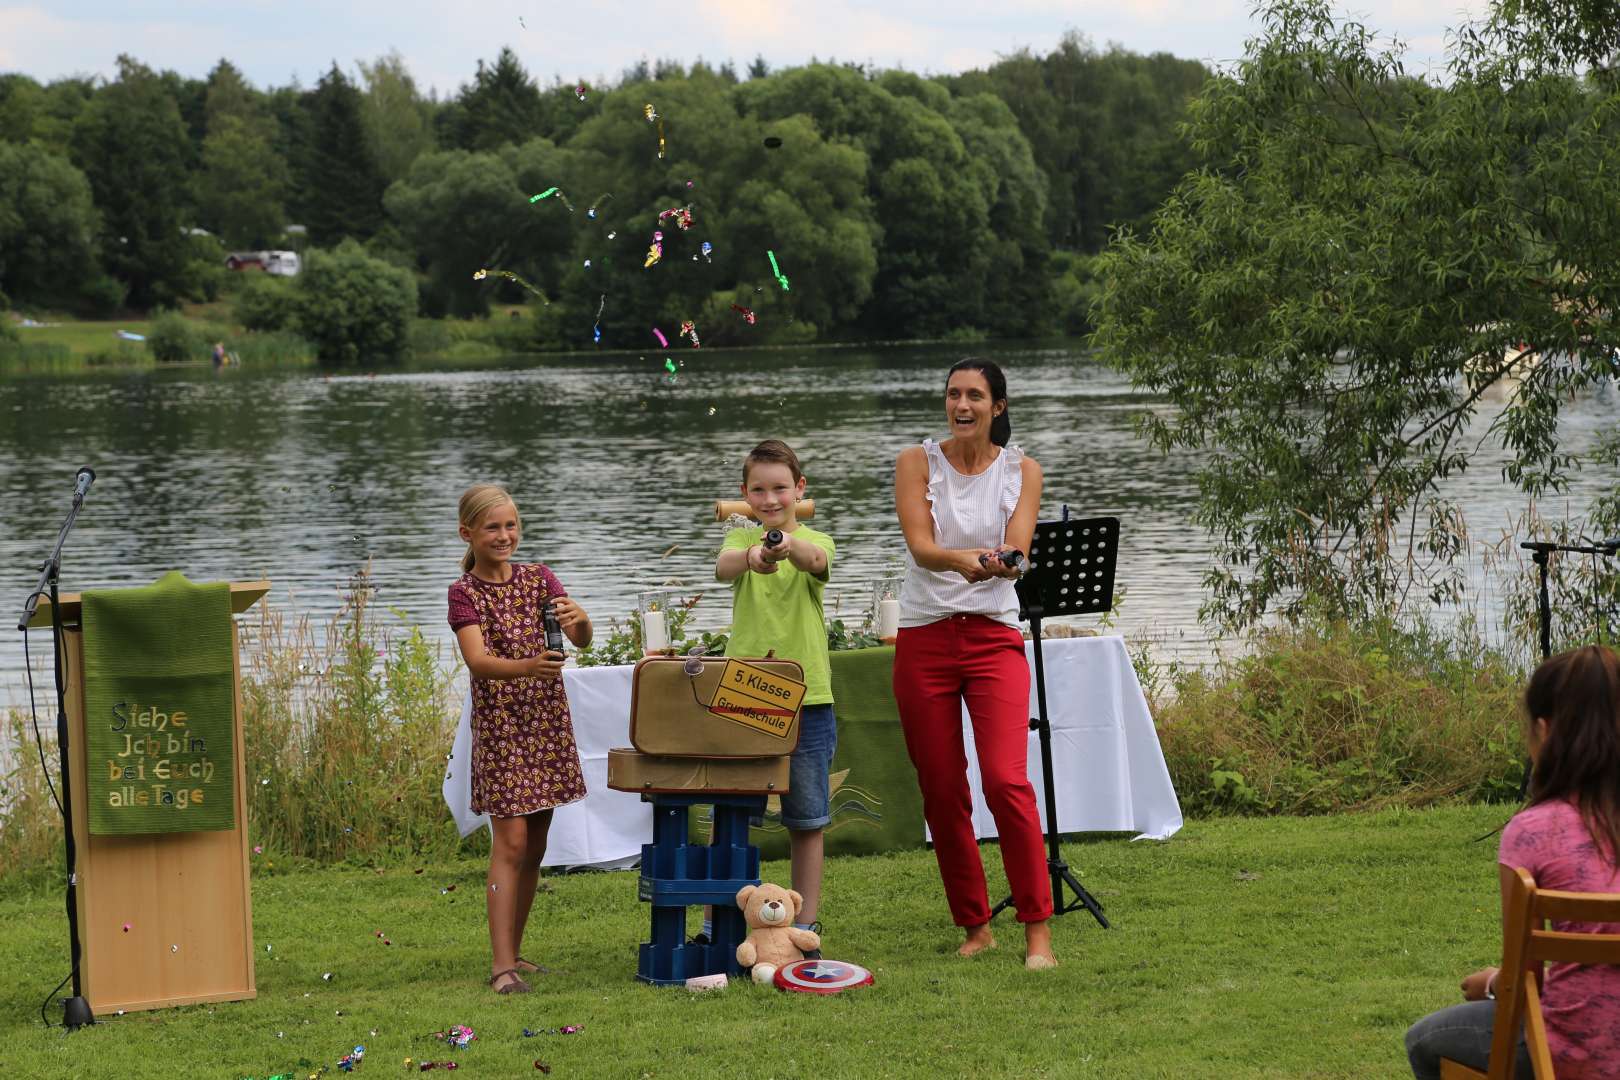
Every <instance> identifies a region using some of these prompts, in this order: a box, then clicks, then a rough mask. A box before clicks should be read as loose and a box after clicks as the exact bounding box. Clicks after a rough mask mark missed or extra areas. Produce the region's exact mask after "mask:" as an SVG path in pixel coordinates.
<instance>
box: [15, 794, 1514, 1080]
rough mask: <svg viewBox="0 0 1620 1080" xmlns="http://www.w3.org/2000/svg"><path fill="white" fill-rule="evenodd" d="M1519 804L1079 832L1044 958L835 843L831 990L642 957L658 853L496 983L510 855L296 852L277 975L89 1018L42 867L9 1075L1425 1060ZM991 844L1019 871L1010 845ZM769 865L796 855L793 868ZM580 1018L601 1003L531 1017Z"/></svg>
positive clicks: (261, 959) (563, 909)
mask: <svg viewBox="0 0 1620 1080" xmlns="http://www.w3.org/2000/svg"><path fill="white" fill-rule="evenodd" d="M1508 813H1509V811H1508V809H1507V808H1504V807H1500V806H1487V807H1464V808H1446V809H1439V810H1428V811H1418V812H1414V811H1399V812H1383V813H1377V814H1369V815H1355V816H1339V817H1321V818H1308V819H1291V818H1271V819H1228V820H1214V821H1198V822H1193V823H1192V824H1189V825H1188V826H1187V827H1186V828H1185V829H1184V830H1183V831H1182V832H1181V833H1180V834H1179V835H1178V836H1176V837H1175V838H1174V839H1172V840H1170V841H1169V842H1167V843H1162V844H1161V843H1152V842H1149V841H1143V842H1140V843H1131V842H1128V841H1126V840H1125V839H1123V838H1108V839H1102V840H1091V841H1089V842H1073V843H1069V844H1066V845H1065V849H1064V850H1065V854H1066V857H1067V858H1068V860H1069V861H1070V862H1071V863H1072V864H1073V865H1074V867H1075V869H1076V871H1077V872H1078V875H1079V876H1080V878H1081V880H1082V881H1083V882H1084V883H1085V884H1086V885H1087V887H1088V888H1090V889H1091V891H1092V892H1094V893H1095V894H1096V895H1097V896H1098V898H1099V899H1100V900H1101V901H1102V902H1103V904H1104V905H1105V906H1106V907H1107V913H1108V916H1109V918H1110V919H1111V920H1112V922H1113V929H1112V930H1107V931H1104V930H1102V929H1100V928H1099V927H1098V926H1097V924H1096V923H1095V922H1094V921H1093V920H1092V919H1091V917H1090V916H1089V915H1087V914H1086V913H1085V912H1083V911H1082V912H1077V913H1073V914H1069V915H1065V916H1063V917H1062V918H1060V919H1058V920H1057V921H1056V924H1055V926H1056V929H1055V931H1054V937H1055V940H1056V947H1057V952H1058V956H1059V960H1060V963H1061V966H1060V967H1059V968H1058V969H1057V970H1056V971H1052V972H1045V973H1040V974H1032V973H1028V972H1025V971H1024V969H1023V966H1022V948H1021V934H1020V933H1019V931H1018V928H1017V926H1016V924H1015V923H1013V922H1012V921H1011V920H1010V919H1009V918H1008V917H1007V916H1005V915H1004V916H1002V919H1001V920H998V933H999V936H1000V940H1001V947H1000V948H999V949H997V950H995V951H993V952H990V953H987V954H985V955H982V956H980V957H976V958H974V959H972V960H963V959H960V958H958V957H956V956H955V955H953V950H954V948H955V945H956V942H957V937H958V935H957V932H956V930H955V929H954V928H953V927H951V926H950V925H949V918H948V916H947V914H946V910H945V904H944V900H943V898H942V894H941V891H940V886H939V880H938V877H937V874H936V872H935V868H934V861H933V857H932V855H931V854H930V853H928V852H923V851H918V852H907V853H903V854H896V855H887V856H875V857H867V858H841V859H834V860H833V861H831V862H830V863H829V865H828V868H827V885H826V892H827V897H828V899H827V901H826V902H825V903H824V905H823V912H822V916H823V921H824V923H825V924H826V929H825V934H824V937H825V940H826V949H825V951H826V954H827V956H828V957H830V958H835V959H847V960H853V961H856V962H858V963H861V964H864V965H866V966H867V967H869V968H871V969H872V970H873V972H874V973H875V975H876V979H877V981H876V985H875V986H873V987H869V988H866V989H862V990H856V991H851V992H847V993H845V994H842V995H836V996H831V997H818V996H813V995H803V994H782V993H778V992H776V991H774V990H769V989H764V988H760V987H755V986H753V985H749V984H742V983H737V982H733V984H732V985H731V986H730V987H729V988H728V989H726V990H723V991H719V992H714V993H708V994H691V993H688V992H687V991H685V990H684V989H664V988H654V987H648V986H644V985H641V984H640V983H637V982H636V981H635V980H634V978H633V974H634V970H635V963H636V943H637V942H639V941H641V940H642V939H643V938H644V937H645V936H646V933H647V914H646V908H645V907H644V906H643V905H641V904H639V903H637V902H636V899H635V896H636V878H635V875H634V874H633V873H581V874H572V875H563V876H557V877H553V878H551V879H550V885H551V891H549V892H545V893H542V894H541V896H540V898H539V900H538V901H537V903H536V905H535V912H534V916H533V919H532V921H531V929H530V935H529V937H530V941H529V944H528V945H527V946H526V948H525V950H524V951H525V953H526V954H527V955H528V956H529V957H530V958H531V959H534V960H537V961H539V962H542V963H545V964H547V965H549V966H551V967H552V968H553V969H555V970H554V973H553V974H551V975H549V976H545V977H536V986H537V992H536V993H533V994H529V995H519V996H512V997H504V998H502V997H496V996H495V995H494V994H493V993H491V992H490V991H489V990H487V989H486V988H485V987H484V985H483V977H484V976H486V975H487V974H488V961H487V953H486V948H487V938H486V936H485V929H484V916H483V907H482V902H481V901H482V877H483V866H482V864H481V863H480V862H478V861H475V860H463V861H460V862H456V863H451V864H447V865H435V866H428V867H426V868H425V869H424V872H422V873H420V874H418V873H416V870H417V867H414V866H407V867H398V868H387V869H384V870H383V871H382V872H378V871H376V870H373V869H363V868H361V869H355V868H340V869H329V870H307V871H298V872H292V873H282V872H280V869H279V868H278V869H277V870H274V871H270V872H268V873H261V874H259V875H258V876H257V877H256V878H255V880H254V885H253V897H254V910H253V915H254V935H255V943H256V944H255V948H256V950H257V952H256V956H257V960H258V990H259V996H258V998H257V999H256V1000H254V1001H250V1002H238V1003H231V1004H223V1005H214V1006H198V1007H193V1008H185V1009H174V1010H166V1011H159V1012H148V1013H139V1014H134V1013H132V1014H129V1015H126V1016H122V1017H118V1016H104V1017H102V1018H101V1020H102V1023H100V1024H98V1025H97V1026H96V1027H94V1028H90V1029H86V1030H83V1031H80V1032H77V1033H75V1034H71V1035H69V1034H67V1033H65V1032H64V1031H62V1030H61V1029H60V1028H55V1029H47V1028H45V1027H43V1026H41V1024H40V1022H39V1002H40V999H41V998H43V997H44V995H45V993H46V991H48V990H49V989H50V988H51V986H52V985H54V984H55V983H56V981H57V980H58V979H59V978H61V976H62V975H63V973H64V971H65V962H66V961H65V958H66V921H65V918H64V917H63V916H62V914H61V902H60V898H59V897H58V896H55V895H31V896H17V895H12V896H9V897H6V898H3V899H0V956H4V957H5V969H6V971H7V973H8V974H7V977H6V978H5V979H4V981H3V985H0V995H3V998H0V1016H3V1017H4V1021H3V1025H4V1026H3V1027H0V1075H4V1076H8V1077H19V1078H20V1077H76V1076H84V1077H155V1078H163V1080H172V1078H174V1077H223V1078H235V1077H243V1076H253V1077H261V1078H262V1077H265V1076H269V1075H270V1074H273V1073H276V1072H281V1071H285V1070H288V1069H290V1068H292V1067H293V1066H294V1065H295V1063H297V1062H298V1061H299V1059H301V1058H302V1059H307V1060H308V1061H310V1062H313V1063H315V1064H317V1065H318V1064H322V1063H325V1064H328V1065H332V1064H333V1063H335V1062H336V1061H337V1059H338V1057H339V1056H341V1055H342V1054H344V1053H346V1052H348V1051H349V1050H350V1049H352V1047H353V1046H354V1045H355V1044H357V1043H363V1044H364V1045H365V1047H366V1057H365V1060H364V1062H363V1064H362V1066H361V1067H360V1069H359V1070H357V1073H356V1075H381V1074H386V1075H395V1074H399V1075H403V1073H404V1061H405V1059H406V1058H407V1057H409V1058H412V1059H415V1060H417V1061H420V1060H422V1059H425V1058H426V1059H439V1060H444V1059H449V1058H452V1057H453V1058H455V1059H456V1060H458V1061H459V1062H460V1066H461V1068H460V1070H459V1071H458V1072H457V1074H456V1075H457V1076H460V1077H480V1076H485V1077H493V1076H503V1077H513V1076H520V1075H539V1074H538V1073H537V1072H536V1071H535V1070H534V1066H533V1063H534V1061H535V1060H536V1059H540V1060H543V1061H545V1062H546V1063H548V1064H549V1065H551V1066H552V1069H553V1071H552V1074H551V1075H552V1076H555V1077H632V1078H641V1077H667V1078H677V1077H679V1078H687V1077H745V1078H748V1080H755V1078H758V1080H764V1078H768V1077H814V1076H832V1077H919V1078H928V1080H939V1078H942V1077H954V1076H972V1077H987V1078H988V1077H1020V1078H1024V1077H1090V1076H1096V1077H1144V1076H1145V1077H1152V1076H1171V1075H1175V1076H1210V1077H1250V1076H1271V1077H1285V1076H1286V1077H1305V1076H1324V1077H1325V1076H1345V1077H1348V1076H1357V1077H1366V1076H1387V1077H1398V1076H1402V1075H1410V1074H1409V1073H1407V1071H1406V1065H1405V1055H1404V1052H1403V1051H1402V1047H1401V1036H1402V1034H1403V1032H1404V1031H1405V1029H1406V1027H1407V1025H1408V1024H1409V1023H1410V1022H1411V1021H1412V1020H1414V1019H1416V1018H1417V1017H1418V1016H1420V1015H1422V1014H1423V1013H1425V1012H1428V1011H1430V1010H1432V1009H1435V1008H1438V1007H1440V1006H1442V1005H1447V1004H1451V1003H1452V1002H1454V1001H1456V1000H1458V991H1457V981H1458V979H1459V978H1460V977H1461V976H1462V975H1463V974H1465V973H1466V972H1467V971H1470V970H1472V969H1473V968H1475V967H1478V966H1481V965H1483V964H1486V963H1489V962H1492V961H1493V960H1494V959H1495V956H1496V953H1497V950H1498V947H1499V931H1498V929H1497V927H1498V918H1497V911H1496V905H1497V900H1496V874H1495V869H1494V865H1493V864H1494V862H1495V850H1496V848H1495V840H1494V838H1492V839H1490V840H1487V841H1485V842H1483V843H1474V842H1473V840H1474V838H1476V837H1478V836H1479V835H1480V834H1481V833H1484V832H1486V831H1487V830H1489V829H1492V828H1494V827H1496V826H1497V825H1500V824H1501V823H1502V822H1503V821H1504V820H1505V819H1506V818H1507V816H1508ZM984 853H985V861H986V866H987V870H988V871H989V872H990V874H991V882H992V885H991V893H992V898H996V897H999V895H1000V894H1001V892H1002V891H1003V888H1002V886H1001V885H1000V884H998V882H999V881H1000V878H999V874H1000V862H999V858H998V855H997V852H996V849H995V848H994V847H993V846H991V847H986V848H985V849H984ZM764 876H765V878H766V880H775V881H786V880H787V868H786V866H785V864H780V863H773V864H769V865H768V866H767V867H766V869H765V872H764ZM452 884H453V885H455V886H457V888H456V890H455V891H454V892H449V893H446V892H442V891H441V890H443V889H444V888H445V887H446V886H449V885H452ZM103 887H106V886H105V883H103ZM377 930H382V931H384V932H385V933H386V934H387V935H388V937H389V939H390V940H391V941H392V942H393V944H392V945H391V946H388V945H385V944H384V943H383V942H382V941H380V940H378V939H377V938H376V937H375V936H374V932H375V931H377ZM267 947H268V950H267ZM326 972H331V973H332V979H331V981H324V980H323V979H322V975H323V973H326ZM60 1015H61V1012H60V1009H59V1008H58V1007H53V1010H52V1017H53V1019H59V1018H60ZM451 1024H466V1025H469V1026H471V1027H472V1028H473V1029H475V1031H476V1032H477V1035H478V1038H477V1040H476V1041H475V1042H474V1043H473V1044H472V1045H471V1046H470V1047H468V1048H467V1049H465V1050H462V1051H458V1052H453V1051H450V1050H448V1049H446V1048H445V1047H443V1046H442V1045H440V1046H435V1045H434V1044H433V1043H432V1042H430V1041H428V1040H426V1039H424V1038H423V1036H424V1035H425V1034H426V1033H429V1032H432V1031H435V1030H438V1029H441V1028H444V1027H447V1026H448V1025H451ZM564 1024H583V1025H584V1030H583V1031H582V1032H580V1033H579V1034H575V1035H569V1036H555V1035H546V1036H540V1037H537V1038H524V1037H522V1030H523V1029H524V1028H525V1027H528V1028H556V1027H560V1026H562V1025H564ZM311 1071H312V1069H311V1068H309V1067H306V1068H304V1069H303V1070H302V1072H300V1073H299V1074H298V1075H299V1076H300V1077H302V1076H307V1075H308V1074H309V1072H311ZM336 1074H337V1072H336V1069H335V1068H334V1069H332V1071H331V1074H330V1075H336Z"/></svg>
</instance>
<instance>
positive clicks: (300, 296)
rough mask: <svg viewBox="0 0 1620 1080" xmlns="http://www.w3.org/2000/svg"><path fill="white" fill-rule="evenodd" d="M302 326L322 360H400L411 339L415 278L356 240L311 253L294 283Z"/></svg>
mask: <svg viewBox="0 0 1620 1080" xmlns="http://www.w3.org/2000/svg"><path fill="white" fill-rule="evenodd" d="M295 292H296V296H297V305H296V311H297V316H298V329H299V332H300V333H302V334H303V335H304V336H305V337H307V338H309V340H310V341H312V342H313V343H314V344H315V353H316V356H317V357H318V358H319V360H320V362H321V363H322V364H326V365H347V364H375V363H391V362H393V361H396V360H398V359H399V358H400V356H402V355H403V354H404V352H405V347H406V345H407V343H408V342H409V339H410V321H411V317H412V316H413V315H415V314H416V282H415V280H414V279H413V278H412V277H411V274H410V271H408V270H404V269H401V268H400V267H397V266H394V265H392V264H390V263H387V262H384V261H383V260H381V259H378V258H374V257H373V256H371V255H368V254H366V251H365V249H364V248H362V247H361V246H360V245H359V244H357V243H355V242H354V241H353V240H345V241H344V242H343V243H342V244H341V245H339V246H338V247H337V248H335V249H333V250H332V251H312V252H310V253H309V258H308V260H307V265H306V266H305V268H304V272H303V273H301V274H299V275H298V278H297V286H296V290H295Z"/></svg>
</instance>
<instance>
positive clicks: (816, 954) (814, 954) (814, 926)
mask: <svg viewBox="0 0 1620 1080" xmlns="http://www.w3.org/2000/svg"><path fill="white" fill-rule="evenodd" d="M810 931H811V933H813V934H815V935H816V936H817V937H820V936H821V923H820V922H813V923H811V924H810ZM804 958H805V959H806V960H820V959H821V950H820V949H811V950H810V951H808V952H806V953H805V954H804Z"/></svg>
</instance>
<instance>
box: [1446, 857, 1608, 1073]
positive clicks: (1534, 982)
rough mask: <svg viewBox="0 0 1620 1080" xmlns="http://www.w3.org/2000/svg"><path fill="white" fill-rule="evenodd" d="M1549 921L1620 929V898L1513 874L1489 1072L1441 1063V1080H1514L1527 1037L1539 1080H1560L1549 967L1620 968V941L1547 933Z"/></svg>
mask: <svg viewBox="0 0 1620 1080" xmlns="http://www.w3.org/2000/svg"><path fill="white" fill-rule="evenodd" d="M1549 919H1556V920H1558V921H1560V922H1586V923H1620V894H1612V893H1575V892H1554V891H1552V890H1545V891H1544V890H1540V889H1537V888H1536V881H1535V878H1533V877H1531V876H1530V871H1528V870H1525V869H1524V868H1523V867H1520V868H1519V869H1518V870H1516V871H1514V878H1513V881H1512V883H1511V886H1510V887H1509V889H1508V895H1507V899H1506V907H1505V909H1504V911H1503V913H1502V970H1501V972H1500V973H1499V974H1498V975H1497V976H1496V1024H1495V1026H1494V1027H1493V1028H1492V1031H1491V1059H1490V1068H1489V1070H1488V1071H1487V1072H1480V1071H1479V1070H1477V1069H1471V1068H1469V1067H1468V1066H1466V1065H1461V1064H1458V1063H1457V1062H1455V1061H1449V1060H1442V1061H1441V1062H1440V1077H1441V1080H1511V1078H1512V1075H1513V1063H1514V1059H1515V1058H1516V1057H1517V1056H1518V1050H1517V1044H1518V1041H1519V1032H1520V1030H1521V1029H1522V1030H1523V1032H1524V1042H1525V1046H1526V1047H1527V1048H1528V1049H1529V1051H1530V1063H1531V1065H1532V1066H1533V1067H1534V1069H1535V1074H1536V1080H1554V1076H1555V1074H1554V1073H1553V1063H1552V1054H1551V1053H1550V1052H1549V1051H1548V1049H1547V1025H1546V1022H1545V1021H1544V1020H1543V1019H1542V1015H1541V980H1542V965H1543V964H1545V963H1547V962H1549V961H1552V962H1555V963H1571V964H1620V934H1571V933H1564V932H1562V931H1558V930H1548V929H1546V928H1545V927H1546V923H1547V921H1548V920H1549ZM1521 1080H1522V1078H1521Z"/></svg>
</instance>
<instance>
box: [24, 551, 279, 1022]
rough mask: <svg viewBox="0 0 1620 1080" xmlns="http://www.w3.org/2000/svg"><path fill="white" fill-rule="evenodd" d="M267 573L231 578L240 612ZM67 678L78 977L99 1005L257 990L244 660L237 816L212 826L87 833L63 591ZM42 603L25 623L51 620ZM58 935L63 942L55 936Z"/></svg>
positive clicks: (153, 1003)
mask: <svg viewBox="0 0 1620 1080" xmlns="http://www.w3.org/2000/svg"><path fill="white" fill-rule="evenodd" d="M269 591H270V585H269V583H268V582H253V583H251V584H241V583H233V584H232V585H231V610H232V612H233V613H236V614H240V613H241V612H243V611H246V610H247V609H248V608H249V607H251V606H252V605H253V603H254V602H255V601H257V600H258V599H259V598H260V597H262V596H264V595H265V593H267V592H269ZM61 599H62V617H63V621H64V623H65V624H67V628H66V631H65V633H64V656H63V661H64V669H65V675H64V677H65V678H66V680H67V720H68V770H69V777H68V779H69V787H70V791H71V794H72V799H73V805H72V808H71V809H72V816H73V839H74V843H75V844H76V845H77V848H78V867H77V873H78V915H79V939H80V945H81V948H80V961H79V975H80V985H81V987H82V989H83V993H84V996H85V998H86V999H87V1000H88V1001H89V1003H90V1008H91V1009H92V1010H94V1011H95V1013H96V1014H97V1015H98V1016H105V1015H107V1014H111V1013H115V1012H133V1011H135V1010H139V1009H163V1008H170V1007H173V1006H177V1005H196V1004H201V1003H204V1002H213V1001H242V1000H246V999H248V998H252V997H255V996H257V993H258V991H257V989H256V988H255V985H254V971H253V908H252V898H251V893H250V883H249V865H248V834H247V824H248V815H247V792H248V788H247V778H246V769H247V764H246V762H247V754H246V752H245V748H244V746H243V739H242V664H241V658H240V656H239V654H238V652H237V646H238V638H237V632H236V626H235V624H234V622H233V624H232V626H231V655H232V660H233V667H234V672H235V694H234V697H235V714H236V715H235V723H234V724H233V725H232V728H233V738H234V740H235V754H234V755H233V757H234V762H235V764H234V768H235V785H234V798H235V802H236V813H235V820H236V827H235V828H233V829H229V830H217V831H211V832H176V833H152V834H147V835H140V836H94V835H92V834H91V833H90V830H89V826H88V807H87V805H86V803H85V801H84V800H85V793H86V792H87V791H88V790H89V787H88V785H87V784H86V768H87V764H86V758H85V750H86V742H87V740H86V738H85V715H84V636H83V633H82V631H81V629H80V625H79V614H80V598H79V597H78V596H77V595H73V594H63V596H62V598H61ZM50 618H51V616H50V605H49V604H48V603H42V604H41V605H40V609H39V612H38V613H37V614H36V616H35V619H34V622H33V623H32V624H31V625H38V624H43V625H45V626H49V625H50ZM64 945H65V942H64Z"/></svg>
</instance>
